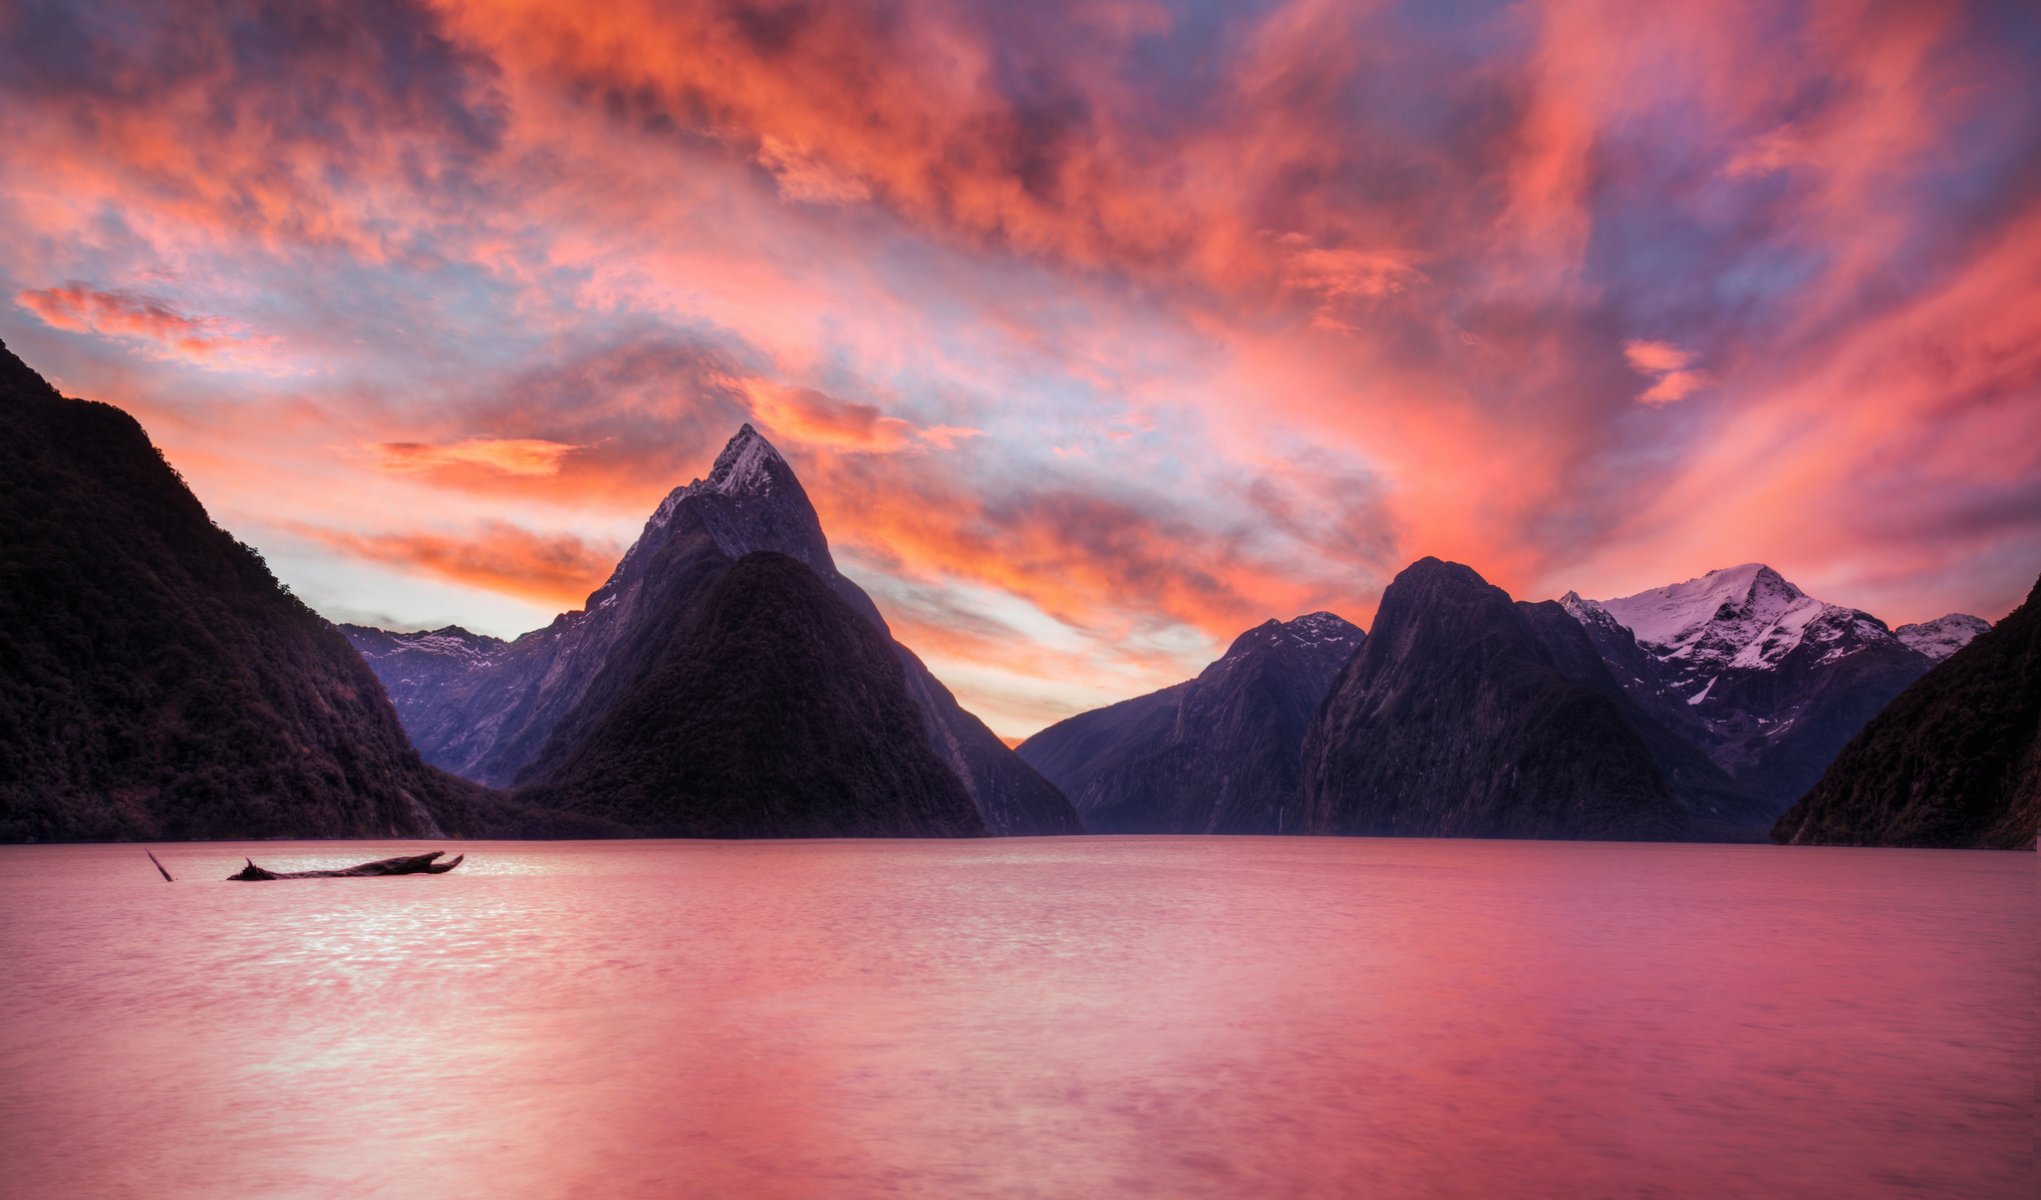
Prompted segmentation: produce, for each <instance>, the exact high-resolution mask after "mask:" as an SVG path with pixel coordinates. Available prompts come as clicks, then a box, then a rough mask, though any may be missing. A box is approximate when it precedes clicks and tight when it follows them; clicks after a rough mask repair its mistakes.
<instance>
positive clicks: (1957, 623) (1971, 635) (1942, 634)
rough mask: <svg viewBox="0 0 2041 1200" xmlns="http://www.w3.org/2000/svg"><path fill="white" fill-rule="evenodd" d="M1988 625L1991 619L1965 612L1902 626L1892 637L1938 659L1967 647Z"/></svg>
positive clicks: (1939, 660)
mask: <svg viewBox="0 0 2041 1200" xmlns="http://www.w3.org/2000/svg"><path fill="white" fill-rule="evenodd" d="M1990 628H1991V622H1990V621H1987V620H1985V619H1984V618H1983V617H1973V616H1971V615H1970V614H1968V613H1950V614H1949V615H1948V616H1945V617H1936V618H1935V619H1934V620H1932V621H1922V622H1920V623H1918V624H1914V625H1901V626H1900V627H1899V628H1897V629H1895V630H1893V631H1892V633H1893V636H1895V637H1897V638H1898V639H1899V640H1900V641H1902V642H1905V643H1906V644H1907V645H1909V646H1912V647H1913V648H1914V649H1916V650H1918V651H1920V652H1921V653H1922V654H1925V655H1927V656H1928V657H1929V658H1932V659H1934V660H1935V661H1936V662H1941V661H1942V660H1943V659H1945V658H1948V657H1949V656H1950V655H1951V654H1954V653H1956V652H1957V651H1958V650H1961V649H1962V648H1963V647H1965V646H1968V645H1969V644H1970V643H1971V642H1973V641H1975V640H1976V639H1977V635H1978V634H1980V633H1983V632H1985V631H1986V630H1988V629H1990Z"/></svg>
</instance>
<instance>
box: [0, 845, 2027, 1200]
mask: <svg viewBox="0 0 2041 1200" xmlns="http://www.w3.org/2000/svg"><path fill="white" fill-rule="evenodd" d="M420 848H422V847H417V846H413V845H411V844H402V845H398V844H390V845H383V844H364V843H344V844H325V845H317V844H302V843H291V844H268V845H261V846H257V847H253V848H250V852H251V853H254V854H255V856H256V859H257V861H258V862H261V863H263V864H264V865H266V866H271V867H277V868H292V867H299V866H313V865H339V864H344V863H347V862H350V861H359V860H362V859H366V858H374V857H382V856H384V855H386V854H393V853H398V852H401V851H415V850H416V849H420ZM457 848H458V849H462V850H465V851H466V852H467V854H468V862H467V863H466V864H465V865H464V866H462V867H461V868H460V870H458V871H456V872H454V873H453V874H450V875H445V876H436V877H410V878H395V879H339V880H326V879H322V880H305V881H291V882H276V883H225V882H221V879H222V877H223V876H225V875H227V874H228V873H229V872H230V871H232V870H234V869H235V868H237V867H238V866H239V865H240V862H241V854H242V849H243V848H240V847H233V846H221V845H180V846H172V847H169V848H167V849H161V848H159V851H158V852H159V854H161V856H162V857H163V859H164V860H165V862H166V863H167V864H168V865H169V866H170V868H171V870H172V871H173V872H175V873H177V874H178V877H179V878H178V882H177V883H175V884H165V883H164V882H162V880H161V879H159V878H158V877H157V875H156V874H155V872H154V870H153V869H152V868H151V867H150V866H149V863H148V861H147V860H146V859H145V858H144V857H143V856H142V851H141V849H140V848H138V847H133V846H60V847H10V848H4V849H0V963H4V966H0V972H4V974H0V1190H4V1192H5V1194H7V1195H9V1196H22V1197H37V1198H42V1197H66V1196H91V1197H119V1196H129V1195H132V1196H151V1197H161V1196H171V1197H180V1196H203V1197H244V1196H245V1197H255V1196H263V1197H269V1196H347V1197H362V1196H397V1197H409V1196H428V1197H446V1196H482V1195H493V1196H541V1197H553V1196H590V1197H597V1196H601V1197H608V1196H656V1195H701V1196H762V1197H774V1196H853V1197H854V1196H892V1195H901V1196H930V1197H968V1196H1044V1197H1065V1196H1067V1197H1103V1196H1229V1197H1230V1196H1356V1195H1368V1196H1483V1197H1487V1196H1504V1195H1511V1196H1555V1197H1557V1196H1565V1197H1585V1196H1625V1197H1628V1196H1695V1197H1701V1196H1707V1197H1716V1196H1782V1195H1794V1196H1836V1197H1860V1196H1902V1195H1903V1196H1934V1197H1961V1196H2008V1197H2027V1196H2032V1195H2035V1194H2037V1193H2036V1188H2035V1177H2034V1169H2035V1167H2034V1138H2035V1131H2036V1081H2035V1051H2036V1041H2035V988H2036V962H2035V916H2036V911H2035V889H2034V870H2035V865H2034V862H2035V860H2034V856H2033V855H2029V854H1986V853H1952V852H1951V853H1945V852H1923V851H1863V850H1816V849H1782V848H1773V847H1757V846H1646V845H1608V844H1587V845H1568V844H1557V843H1545V844H1536V843H1523V842H1440V841H1377V840H1361V839H1351V840H1332V839H1324V840H1320V839H1309V840H1307V839H1232V838H1220V839H1189V838H1149V839H1131V838H1087V839H1068V840H1022V841H980V842H964V843H829V842H815V843H779V844H760V843H750V844H704V843H687V842H641V843H601V844H592V843H580V844H550V845H548V844H531V843H520V844H511V843H505V844H491V843H479V844H470V845H466V846H461V847H457Z"/></svg>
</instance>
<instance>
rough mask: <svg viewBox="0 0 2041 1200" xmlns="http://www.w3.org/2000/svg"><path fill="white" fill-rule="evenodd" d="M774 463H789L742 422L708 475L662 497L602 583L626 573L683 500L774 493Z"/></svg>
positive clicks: (748, 423)
mask: <svg viewBox="0 0 2041 1200" xmlns="http://www.w3.org/2000/svg"><path fill="white" fill-rule="evenodd" d="M774 463H778V464H780V465H781V466H782V467H785V465H786V459H784V458H781V457H780V452H779V451H778V450H776V449H774V448H773V444H772V443H771V442H768V441H766V440H765V435H764V434H761V433H760V432H758V430H756V429H754V428H752V427H751V423H750V422H749V421H747V422H745V423H744V424H743V425H740V426H738V428H737V432H736V433H735V434H733V435H732V436H731V438H730V440H729V441H728V442H726V443H724V444H723V449H722V451H721V452H720V453H718V454H717V455H716V461H715V464H714V465H713V466H711V467H710V468H709V477H708V478H707V479H696V480H693V481H691V482H689V483H686V484H683V485H682V486H680V487H677V488H674V489H673V490H672V491H670V492H668V493H666V499H664V500H661V501H660V502H659V507H658V508H656V509H653V510H652V516H651V517H650V518H649V519H648V520H647V521H646V522H645V528H644V531H643V532H641V533H639V534H638V540H637V541H635V542H632V543H631V548H630V549H628V550H626V551H624V556H623V557H622V558H620V559H618V560H617V565H616V569H615V570H613V571H611V572H610V576H609V579H608V580H606V581H605V582H604V583H603V585H602V586H603V589H607V588H609V587H611V586H613V585H615V584H616V583H617V581H619V580H621V579H622V578H623V577H624V568H625V567H626V566H628V565H630V562H631V560H632V559H634V558H636V557H637V556H638V550H639V548H640V547H641V546H644V545H647V544H648V543H653V542H655V540H656V538H657V536H658V535H659V534H662V533H664V532H665V531H666V527H667V526H668V525H671V524H673V514H674V513H676V512H678V511H680V506H681V504H682V503H683V502H684V501H686V500H688V499H689V498H691V497H694V496H707V495H715V496H728V497H739V496H758V497H768V496H771V495H772V494H773V474H772V464H774Z"/></svg>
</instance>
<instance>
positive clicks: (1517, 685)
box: [1303, 558, 1689, 839]
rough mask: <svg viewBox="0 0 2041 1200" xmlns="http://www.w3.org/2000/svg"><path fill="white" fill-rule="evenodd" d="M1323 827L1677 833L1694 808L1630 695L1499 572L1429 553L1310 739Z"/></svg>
mask: <svg viewBox="0 0 2041 1200" xmlns="http://www.w3.org/2000/svg"><path fill="white" fill-rule="evenodd" d="M1303 764H1304V765H1303V772H1304V794H1305V806H1306V812H1307V819H1308V821H1309V824H1310V828H1311V830H1312V831H1313V832H1318V833H1340V834H1371V835H1398V836H1414V837H1516V838H1611V839H1664V838H1678V837H1682V836H1685V835H1686V834H1687V833H1688V832H1689V819H1688V815H1687V813H1686V811H1685V808H1684V807H1683V806H1682V805H1681V803H1680V802H1679V800H1678V799H1677V798H1675V796H1674V795H1673V793H1672V790H1671V789H1670V788H1669V786H1668V785H1667V783H1666V781H1665V779H1664V778H1663V776H1662V775H1661V773H1660V771H1659V769H1658V766H1657V764H1656V762H1655V761H1654V759H1653V756H1652V754H1651V751H1650V749H1649V747H1647V746H1646V745H1645V743H1644V742H1643V740H1642V739H1640V738H1639V737H1638V735H1637V734H1636V733H1635V732H1634V731H1633V730H1632V728H1631V727H1630V725H1629V723H1628V722H1627V721H1626V720H1625V716H1624V713H1623V711H1622V709H1621V708H1620V707H1619V706H1618V704H1617V703H1616V702H1615V701H1613V700H1611V699H1610V698H1609V697H1608V696H1607V695H1604V694H1603V693H1602V692H1600V691H1598V690H1596V689H1595V688H1593V687H1589V686H1587V685H1584V684H1581V683H1578V682H1576V681H1575V680H1573V679H1571V678H1569V677H1568V676H1567V675H1566V673H1565V672H1564V671H1562V670H1561V669H1560V667H1559V665H1558V664H1557V663H1556V662H1555V661H1554V659H1553V657H1552V655H1551V654H1550V652H1548V651H1547V650H1546V649H1545V648H1544V646H1543V645H1542V644H1541V643H1540V641H1539V639H1538V637H1537V635H1536V633H1535V632H1534V631H1533V629H1532V627H1531V624H1530V622H1529V620H1527V619H1526V617H1525V616H1524V614H1523V613H1522V612H1521V611H1520V610H1519V609H1518V608H1517V606H1516V605H1515V604H1514V603H1512V602H1511V600H1510V598H1509V596H1508V595H1507V594H1506V593H1504V592H1503V591H1502V589H1500V588H1496V587H1493V586H1490V585H1489V584H1488V583H1487V582H1486V581H1484V580H1483V579H1482V578H1481V577H1480V576H1479V575H1477V574H1475V573H1474V572H1473V571H1472V570H1470V569H1468V568H1467V567H1464V566H1461V565H1459V564H1457V563H1447V562H1441V561H1439V560H1438V559H1434V558H1427V559H1421V560H1419V561H1418V562H1416V563H1413V564H1412V565H1411V566H1409V567H1408V568H1406V569H1405V570H1404V571H1403V573H1402V574H1400V575H1398V576H1397V577H1396V579H1395V581H1394V582H1392V583H1391V584H1390V585H1389V587H1388V589H1387V590H1386V591H1385V592H1384V593H1383V596H1382V604H1381V608H1380V609H1379V610H1378V613H1377V616H1376V621H1375V627H1374V629H1373V630H1371V631H1370V633H1369V636H1368V639H1367V641H1366V643H1365V644H1364V645H1363V646H1362V647H1361V651H1360V653H1359V654H1357V655H1356V656H1355V657H1354V659H1353V660H1352V661H1351V662H1350V663H1348V664H1347V666H1346V668H1345V669H1344V671H1343V672H1342V673H1341V675H1340V677H1339V680H1338V682H1337V683H1336V684H1335V685H1334V688H1333V691H1332V693H1331V695H1330V696H1329V697H1327V699H1326V701H1325V704H1324V706H1323V707H1322V708H1321V709H1320V710H1319V713H1318V716H1317V718H1316V720H1315V721H1314V722H1313V723H1312V726H1311V729H1310V731H1309V733H1308V734H1307V736H1306V738H1305V742H1304V752H1303Z"/></svg>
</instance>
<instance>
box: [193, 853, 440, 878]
mask: <svg viewBox="0 0 2041 1200" xmlns="http://www.w3.org/2000/svg"><path fill="white" fill-rule="evenodd" d="M445 853H446V851H444V850H434V851H433V852H432V853H430V854H413V855H411V856H410V857H408V858H385V859H383V860H381V861H379V862H365V863H363V864H361V865H360V866H358V867H336V868H334V869H333V870H330V871H271V870H268V869H267V868H264V867H258V866H256V865H255V860H254V859H252V858H251V859H247V860H245V861H246V862H247V863H248V865H247V866H246V867H243V868H242V869H241V870H239V871H236V872H235V873H234V874H232V875H229V876H227V878H228V879H229V880H236V879H240V880H253V879H353V878H356V877H360V876H369V875H444V874H446V873H447V872H448V871H451V870H453V869H454V868H455V867H458V866H460V865H461V860H462V859H464V858H466V857H467V855H465V854H457V855H455V856H454V859H453V861H452V862H443V863H436V862H434V861H432V860H433V859H435V858H438V857H439V856H440V855H442V854H445Z"/></svg>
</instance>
